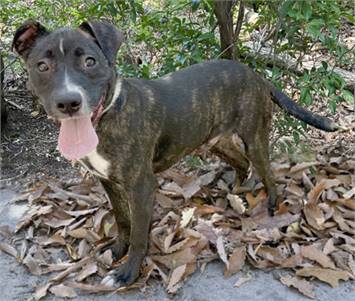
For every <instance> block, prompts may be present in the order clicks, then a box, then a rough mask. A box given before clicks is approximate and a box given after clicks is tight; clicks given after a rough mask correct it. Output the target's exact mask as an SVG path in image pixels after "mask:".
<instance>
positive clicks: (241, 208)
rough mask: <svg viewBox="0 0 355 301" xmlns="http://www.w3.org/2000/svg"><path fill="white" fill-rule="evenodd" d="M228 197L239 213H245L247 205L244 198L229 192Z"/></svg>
mask: <svg viewBox="0 0 355 301" xmlns="http://www.w3.org/2000/svg"><path fill="white" fill-rule="evenodd" d="M227 199H228V201H229V204H230V205H231V207H232V208H233V209H234V210H235V211H236V212H237V213H238V214H243V213H244V212H245V210H246V209H245V206H244V204H243V200H242V199H241V198H240V197H239V196H238V195H236V194H231V193H228V194H227Z"/></svg>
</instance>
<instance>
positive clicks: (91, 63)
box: [85, 57, 96, 67]
mask: <svg viewBox="0 0 355 301" xmlns="http://www.w3.org/2000/svg"><path fill="white" fill-rule="evenodd" d="M95 64H96V61H95V59H94V58H93V57H88V58H86V59H85V67H93V66H95Z"/></svg>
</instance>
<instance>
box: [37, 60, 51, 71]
mask: <svg viewBox="0 0 355 301" xmlns="http://www.w3.org/2000/svg"><path fill="white" fill-rule="evenodd" d="M37 68H38V71H39V72H46V71H48V69H49V67H48V65H47V64H46V63H44V62H40V63H38V64H37Z"/></svg>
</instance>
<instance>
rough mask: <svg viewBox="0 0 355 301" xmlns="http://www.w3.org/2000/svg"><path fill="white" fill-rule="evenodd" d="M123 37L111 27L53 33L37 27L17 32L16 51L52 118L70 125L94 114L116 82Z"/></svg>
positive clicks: (91, 25) (95, 25) (98, 24)
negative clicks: (116, 61) (117, 62)
mask: <svg viewBox="0 0 355 301" xmlns="http://www.w3.org/2000/svg"><path fill="white" fill-rule="evenodd" d="M122 42H123V34H122V33H121V31H119V30H118V29H117V28H116V27H115V26H113V25H111V24H109V23H106V22H98V21H94V22H84V23H82V24H81V25H80V26H79V27H78V28H77V29H69V28H61V29H58V30H55V31H53V32H50V31H48V30H47V29H46V28H45V27H43V26H42V25H41V24H40V23H38V22H36V21H27V22H25V23H24V24H23V25H22V26H20V28H18V29H17V31H16V33H15V36H14V39H13V44H12V47H13V50H15V51H16V52H17V53H18V54H19V55H20V56H21V57H22V58H23V59H24V61H25V64H26V66H27V70H28V73H29V84H30V87H31V89H32V90H33V92H34V93H35V94H36V95H37V96H38V97H39V98H40V101H41V102H42V104H43V106H44V108H45V110H46V112H47V114H48V115H49V116H50V117H53V118H54V119H59V120H61V119H66V118H71V117H74V118H75V117H80V116H83V115H90V114H93V113H94V111H95V109H96V108H97V106H98V104H99V102H100V98H101V97H102V96H103V95H104V94H105V92H106V89H107V86H108V84H109V83H110V82H111V81H112V79H113V78H114V76H115V70H114V69H115V60H116V54H117V51H118V49H119V47H120V45H121V44H122Z"/></svg>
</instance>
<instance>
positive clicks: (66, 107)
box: [57, 100, 81, 114]
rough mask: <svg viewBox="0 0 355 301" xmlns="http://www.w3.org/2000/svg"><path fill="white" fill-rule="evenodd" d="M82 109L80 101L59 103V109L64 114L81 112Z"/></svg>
mask: <svg viewBox="0 0 355 301" xmlns="http://www.w3.org/2000/svg"><path fill="white" fill-rule="evenodd" d="M80 107H81V101H80V100H68V101H61V102H58V103H57V108H58V110H59V111H60V112H62V113H64V114H71V113H75V112H77V111H79V109H80Z"/></svg>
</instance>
